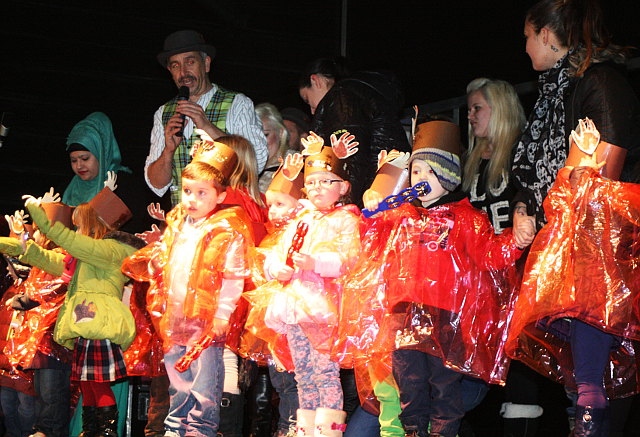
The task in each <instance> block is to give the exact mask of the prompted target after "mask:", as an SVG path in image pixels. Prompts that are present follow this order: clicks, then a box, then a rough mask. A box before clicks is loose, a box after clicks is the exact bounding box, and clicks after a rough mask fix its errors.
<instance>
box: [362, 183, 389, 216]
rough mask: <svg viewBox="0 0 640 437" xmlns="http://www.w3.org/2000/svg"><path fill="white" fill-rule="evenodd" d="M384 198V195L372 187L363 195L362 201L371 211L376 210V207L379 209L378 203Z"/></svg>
mask: <svg viewBox="0 0 640 437" xmlns="http://www.w3.org/2000/svg"><path fill="white" fill-rule="evenodd" d="M383 200H384V196H383V195H382V194H380V193H378V192H377V191H375V190H372V189H371V188H369V189H368V190H367V191H365V192H364V194H363V195H362V203H363V205H364V207H365V208H366V209H368V210H369V211H375V210H376V209H378V205H379V204H380V202H382V201H383Z"/></svg>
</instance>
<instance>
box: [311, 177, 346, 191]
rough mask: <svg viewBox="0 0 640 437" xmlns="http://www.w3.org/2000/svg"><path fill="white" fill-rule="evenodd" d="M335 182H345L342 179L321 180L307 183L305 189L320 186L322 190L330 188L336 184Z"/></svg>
mask: <svg viewBox="0 0 640 437" xmlns="http://www.w3.org/2000/svg"><path fill="white" fill-rule="evenodd" d="M334 182H344V181H343V180H342V179H320V180H317V181H305V183H304V187H305V188H306V189H307V190H310V189H312V188H315V187H318V186H320V187H322V188H330V187H331V184H332V183H334Z"/></svg>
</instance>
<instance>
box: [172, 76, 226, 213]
mask: <svg viewBox="0 0 640 437" xmlns="http://www.w3.org/2000/svg"><path fill="white" fill-rule="evenodd" d="M236 94H237V93H235V92H233V91H229V90H226V89H224V88H222V87H220V86H218V90H217V91H216V92H215V93H214V94H213V97H211V100H210V101H209V104H208V105H207V107H206V109H205V110H204V113H205V114H206V115H207V118H208V119H209V121H211V123H213V124H214V125H215V126H216V127H217V128H218V129H220V130H221V131H223V132H226V124H227V113H228V112H229V108H230V107H231V103H232V102H233V99H234V98H235V96H236ZM177 104H178V99H177V97H176V98H174V99H173V100H171V101H169V102H168V103H166V104H165V105H164V110H163V111H162V123H163V124H164V125H165V126H166V125H167V122H168V121H169V119H170V118H171V116H173V114H175V112H176V105H177ZM198 139H199V137H198V134H197V133H196V132H195V129H194V131H193V133H192V134H191V137H189V138H186V137H183V138H182V141H181V142H180V144H179V145H178V147H177V148H176V151H175V152H174V154H173V166H172V180H171V206H172V207H173V206H176V205H177V204H178V203H180V197H181V194H182V170H183V169H184V168H185V166H186V165H187V164H188V163H189V162H190V161H191V146H192V145H193V143H194V141H197V140H198Z"/></svg>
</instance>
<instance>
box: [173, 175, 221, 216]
mask: <svg viewBox="0 0 640 437" xmlns="http://www.w3.org/2000/svg"><path fill="white" fill-rule="evenodd" d="M226 195H227V193H226V192H222V193H218V190H216V189H215V187H214V186H213V184H212V183H211V182H208V181H194V180H192V179H186V178H182V205H184V209H185V211H186V213H187V215H188V216H189V217H191V218H192V219H193V220H199V219H201V218H204V217H206V216H207V215H209V213H210V212H211V211H213V210H214V209H215V208H216V207H217V206H218V205H219V204H221V203H222V201H224V198H225V197H226Z"/></svg>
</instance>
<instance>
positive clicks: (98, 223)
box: [71, 203, 110, 240]
mask: <svg viewBox="0 0 640 437" xmlns="http://www.w3.org/2000/svg"><path fill="white" fill-rule="evenodd" d="M71 219H72V221H73V224H74V225H75V226H76V228H77V229H78V233H79V234H81V235H86V236H88V237H91V238H95V239H98V240H99V239H101V238H102V237H104V236H105V235H106V234H107V232H109V230H110V229H109V227H108V226H107V225H106V224H105V223H104V222H103V221H102V220H100V217H98V213H96V210H95V209H93V208H92V207H91V205H89V204H88V203H81V204H80V205H78V206H76V208H75V209H74V210H73V215H72V217H71Z"/></svg>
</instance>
